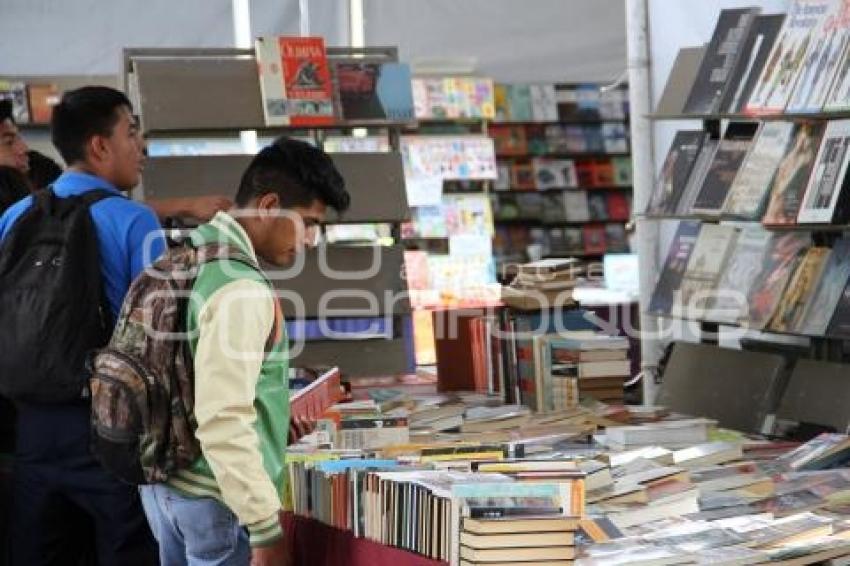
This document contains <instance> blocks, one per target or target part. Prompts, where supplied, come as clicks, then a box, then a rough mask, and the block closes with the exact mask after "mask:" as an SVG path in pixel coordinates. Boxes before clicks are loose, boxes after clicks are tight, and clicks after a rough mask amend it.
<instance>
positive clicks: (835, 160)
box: [797, 120, 850, 224]
mask: <svg viewBox="0 0 850 566" xmlns="http://www.w3.org/2000/svg"><path fill="white" fill-rule="evenodd" d="M848 165H850V120H833V121H830V122H829V125H827V127H826V131H825V132H824V135H823V141H822V142H821V147H820V151H819V152H818V157H817V160H816V161H815V167H814V170H813V172H812V177H811V179H810V180H809V186H808V188H807V189H806V194H805V196H804V197H803V204H802V206H801V207H800V213H799V214H798V215H797V222H799V223H800V224H806V223H810V222H812V223H817V222H819V223H826V224H830V223H832V224H839V223H843V222H845V221H846V220H847V212H848V198H850V190H848V187H847V184H848V182H850V179H848V176H847V169H848Z"/></svg>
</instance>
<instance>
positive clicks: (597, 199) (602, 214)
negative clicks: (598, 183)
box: [587, 193, 609, 221]
mask: <svg viewBox="0 0 850 566" xmlns="http://www.w3.org/2000/svg"><path fill="white" fill-rule="evenodd" d="M587 206H588V208H589V210H590V219H591V220H593V221H595V220H608V219H609V217H608V204H607V202H606V200H605V195H604V194H599V193H595V194H593V193H592V194H588V195H587Z"/></svg>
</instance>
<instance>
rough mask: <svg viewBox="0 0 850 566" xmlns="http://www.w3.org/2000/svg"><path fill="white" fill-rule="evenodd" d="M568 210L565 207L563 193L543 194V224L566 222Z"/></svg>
mask: <svg viewBox="0 0 850 566" xmlns="http://www.w3.org/2000/svg"><path fill="white" fill-rule="evenodd" d="M566 220H567V210H566V207H565V206H564V193H563V191H549V192H545V193H543V222H550V223H556V222H565V221H566Z"/></svg>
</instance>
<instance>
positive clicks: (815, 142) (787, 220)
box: [762, 123, 825, 225]
mask: <svg viewBox="0 0 850 566" xmlns="http://www.w3.org/2000/svg"><path fill="white" fill-rule="evenodd" d="M824 128H825V126H824V123H804V124H801V125H800V128H799V129H798V130H797V133H796V136H795V138H794V140H793V141H792V142H791V144H790V145H789V150H788V152H787V153H786V154H785V157H783V158H782V162H781V163H780V164H779V167H777V169H776V173H775V175H774V176H773V183H772V184H771V188H770V201H769V202H768V205H767V212H765V215H764V218H762V222H763V223H764V224H765V225H786V224H796V223H797V214H798V213H799V212H800V206H801V204H802V202H803V194H804V193H805V191H806V187H807V186H808V183H809V177H810V176H811V173H812V168H813V167H814V165H815V159H816V157H817V154H818V148H819V147H820V142H821V139H822V137H823V132H824Z"/></svg>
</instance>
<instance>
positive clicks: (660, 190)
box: [646, 130, 706, 216]
mask: <svg viewBox="0 0 850 566" xmlns="http://www.w3.org/2000/svg"><path fill="white" fill-rule="evenodd" d="M705 136H706V135H705V133H704V132H703V131H702V130H680V131H678V132H676V136H675V137H674V138H673V143H672V144H670V150H669V151H668V152H667V157H666V158H665V159H664V164H663V165H662V166H661V173H660V174H659V175H658V180H657V181H656V183H655V191H653V193H652V197H651V199H650V202H649V207H648V208H647V211H646V213H647V214H648V215H654V216H664V215H669V214H674V213H675V212H676V206H677V204H678V201H679V198H680V197H681V195H682V191H684V189H685V185H686V184H687V182H688V176H689V175H690V174H691V168H692V167H693V166H694V163H695V162H696V159H697V156H698V155H699V153H700V148H701V147H702V144H703V141H704V140H705Z"/></svg>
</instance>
